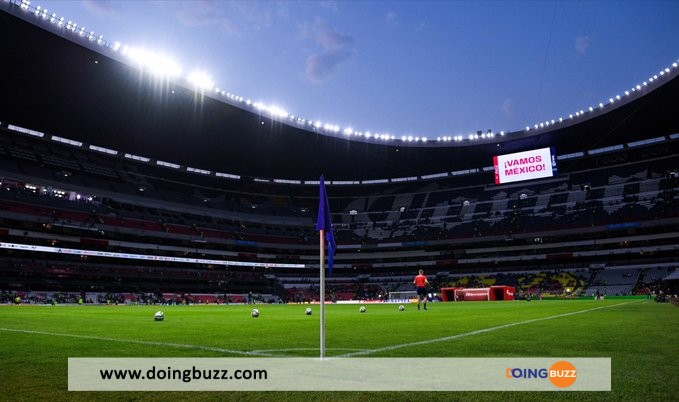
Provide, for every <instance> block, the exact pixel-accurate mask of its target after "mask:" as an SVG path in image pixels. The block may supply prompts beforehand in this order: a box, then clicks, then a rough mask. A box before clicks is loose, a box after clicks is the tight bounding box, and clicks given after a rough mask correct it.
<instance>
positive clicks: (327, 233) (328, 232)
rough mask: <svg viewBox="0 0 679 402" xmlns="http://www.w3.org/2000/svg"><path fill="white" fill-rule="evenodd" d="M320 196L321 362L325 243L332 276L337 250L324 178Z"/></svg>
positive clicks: (323, 326) (321, 181)
mask: <svg viewBox="0 0 679 402" xmlns="http://www.w3.org/2000/svg"><path fill="white" fill-rule="evenodd" d="M319 184H320V196H319V202H318V222H317V223H316V230H318V231H320V240H319V242H320V246H321V247H320V248H321V252H320V254H321V258H320V264H319V265H320V267H321V274H320V281H321V283H320V286H319V287H320V290H321V292H320V295H319V297H320V299H321V300H320V302H321V360H323V358H324V357H325V267H324V264H323V263H324V261H325V243H326V241H327V242H328V271H329V273H330V275H332V265H333V261H334V256H335V250H336V249H337V243H336V242H335V234H334V233H333V232H332V216H331V215H330V203H329V202H328V193H327V192H326V191H325V178H324V177H323V176H321V179H320V180H319Z"/></svg>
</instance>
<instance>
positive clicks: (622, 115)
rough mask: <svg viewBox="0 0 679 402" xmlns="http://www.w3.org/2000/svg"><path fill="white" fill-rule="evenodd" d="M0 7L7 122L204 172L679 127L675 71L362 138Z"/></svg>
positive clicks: (354, 169) (413, 157)
mask: <svg viewBox="0 0 679 402" xmlns="http://www.w3.org/2000/svg"><path fill="white" fill-rule="evenodd" d="M0 10H3V11H2V12H0V54H2V59H3V62H2V63H0V77H1V78H0V83H1V84H2V87H3V96H2V97H0V122H2V123H3V124H13V125H18V126H22V127H27V128H30V129H32V130H37V131H41V132H44V133H48V134H52V135H57V136H60V137H64V138H68V139H72V140H76V141H80V142H83V143H85V144H92V145H97V146H100V147H106V148H111V149H115V150H118V151H120V152H121V153H125V152H129V153H132V154H136V155H143V156H148V157H151V158H155V159H159V160H163V161H169V162H172V163H177V164H182V165H186V166H193V167H196V168H200V169H207V170H212V171H219V172H228V173H232V174H236V175H242V176H249V177H268V178H283V179H301V180H317V179H318V177H319V175H321V174H324V175H325V176H326V178H329V179H331V180H370V179H382V178H392V177H409V176H422V175H429V174H436V173H441V172H451V171H457V170H461V169H469V168H480V167H485V166H489V165H492V156H493V155H496V154H502V153H510V152H517V151H523V150H527V149H532V148H538V147H545V146H554V147H556V151H557V153H558V154H559V155H563V154H569V153H574V152H578V151H586V150H589V149H595V148H605V147H608V146H612V145H617V144H624V143H628V142H632V141H638V140H641V139H645V138H651V137H657V136H662V135H667V134H672V133H677V132H679V117H677V115H676V110H674V109H676V108H675V103H676V100H677V99H678V96H679V79H677V69H676V68H674V69H673V70H672V71H671V72H668V73H667V74H666V75H665V76H664V77H663V79H662V80H656V82H655V83H652V85H648V86H644V87H641V88H640V90H639V91H637V94H635V95H636V96H634V97H631V98H629V99H630V100H627V101H621V102H618V103H615V104H607V105H602V106H600V107H597V108H596V109H595V110H593V111H592V112H589V111H586V113H584V114H583V116H581V117H579V118H576V119H569V121H568V122H566V123H564V124H556V125H551V126H549V127H546V128H538V129H534V128H531V130H528V131H522V132H518V133H508V134H507V135H505V136H502V137H500V136H497V135H496V136H495V137H493V138H492V139H485V140H483V141H462V142H448V143H444V144H441V143H438V144H435V145H434V146H422V144H408V143H405V142H401V141H396V142H395V143H393V144H391V145H388V144H385V143H382V142H379V141H377V142H371V141H366V140H365V139H363V140H361V141H354V140H350V139H347V138H346V137H343V136H341V135H340V136H333V135H326V134H327V133H323V132H320V131H323V130H315V129H314V128H313V127H312V128H311V129H303V128H300V127H299V126H298V125H296V124H290V123H289V122H284V121H280V120H277V119H276V118H275V117H272V116H271V114H269V113H268V112H266V113H261V112H260V113H258V112H256V110H255V109H253V108H243V107H240V106H236V105H234V104H233V103H230V102H225V101H224V100H221V99H219V98H218V97H214V96H212V95H210V96H208V95H205V94H201V93H200V91H196V89H195V88H193V87H191V86H189V85H186V83H184V82H180V81H179V80H172V79H158V78H156V77H155V76H153V75H151V74H149V73H147V72H142V71H141V70H139V69H138V68H136V67H134V66H130V65H128V64H126V63H123V62H122V61H121V60H120V58H117V57H115V56H114V55H111V54H110V53H111V52H110V51H108V49H98V47H97V46H96V44H97V41H96V39H95V40H92V39H91V38H87V35H85V37H82V36H78V35H70V36H69V35H68V32H66V29H65V27H64V25H63V24H62V25H58V24H55V23H50V21H49V19H47V20H43V19H40V18H37V19H36V18H31V17H32V15H31V14H30V13H27V12H24V11H23V10H21V9H20V7H19V6H17V5H13V4H12V3H7V2H3V3H0ZM425 117H426V116H425ZM479 134H482V133H479ZM484 134H485V133H484Z"/></svg>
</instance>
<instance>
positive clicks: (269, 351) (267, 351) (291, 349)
mask: <svg viewBox="0 0 679 402" xmlns="http://www.w3.org/2000/svg"><path fill="white" fill-rule="evenodd" d="M308 350H311V351H316V352H318V351H319V350H320V349H319V348H286V349H259V350H253V351H251V353H278V352H281V353H282V352H298V351H308ZM325 350H365V349H360V348H325Z"/></svg>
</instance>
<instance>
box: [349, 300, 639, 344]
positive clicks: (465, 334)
mask: <svg viewBox="0 0 679 402" xmlns="http://www.w3.org/2000/svg"><path fill="white" fill-rule="evenodd" d="M637 302H639V300H634V301H629V302H624V303H619V304H613V305H609V306H601V307H594V308H590V309H587V310H580V311H573V312H571V313H564V314H557V315H552V316H549V317H542V318H534V319H532V320H526V321H519V322H512V323H509V324H504V325H498V326H496V327H490V328H484V329H479V330H476V331H471V332H464V333H462V334H457V335H451V336H445V337H443V338H435V339H427V340H424V341H417V342H410V343H402V344H399V345H391V346H386V347H383V348H377V349H366V350H363V351H360V352H354V353H345V354H343V355H339V356H336V357H354V356H364V355H370V354H373V353H379V352H386V351H389V350H395V349H402V348H409V347H411V346H420V345H428V344H430V343H437V342H446V341H452V340H454V339H459V338H464V337H467V336H471V335H478V334H483V333H486V332H493V331H497V330H500V329H505V328H509V327H515V326H517V325H524V324H531V323H534V322H539V321H545V320H551V319H554V318H561V317H568V316H571V315H576V314H582V313H588V312H590V311H594V310H600V309H603V308H609V307H616V306H622V305H623V304H629V303H637Z"/></svg>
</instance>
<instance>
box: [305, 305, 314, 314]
mask: <svg viewBox="0 0 679 402" xmlns="http://www.w3.org/2000/svg"><path fill="white" fill-rule="evenodd" d="M312 312H313V310H311V307H307V309H306V310H305V311H304V313H306V315H311V313H312Z"/></svg>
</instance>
